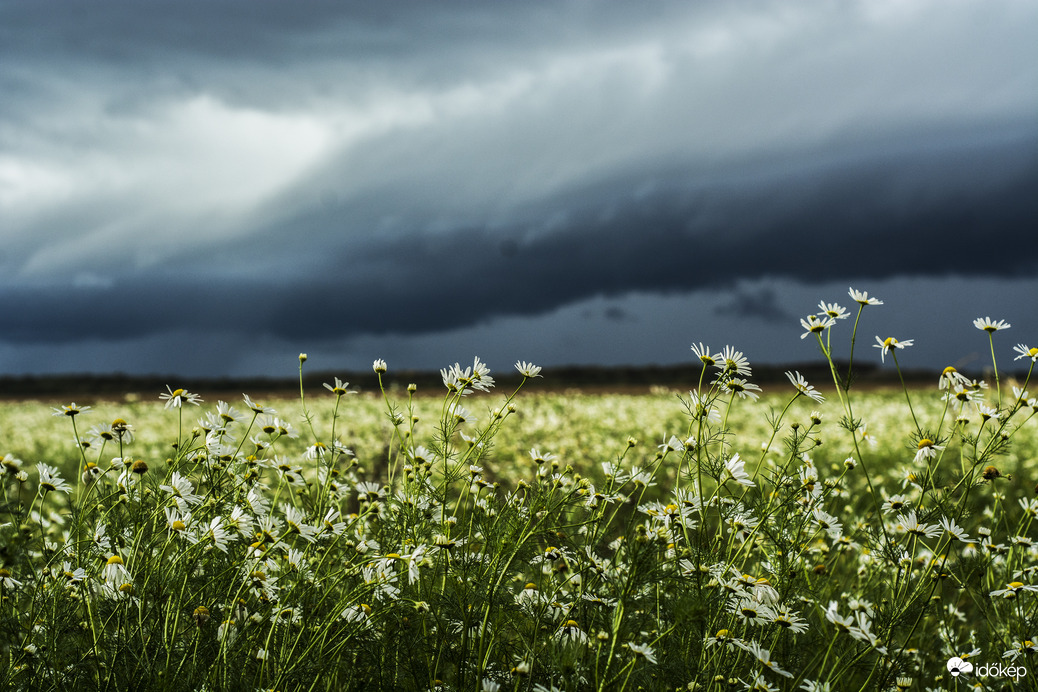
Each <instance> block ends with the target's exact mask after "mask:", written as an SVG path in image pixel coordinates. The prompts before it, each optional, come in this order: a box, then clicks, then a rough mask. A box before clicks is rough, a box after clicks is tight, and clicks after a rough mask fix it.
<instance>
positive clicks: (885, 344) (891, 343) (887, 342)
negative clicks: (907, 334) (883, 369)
mask: <svg viewBox="0 0 1038 692" xmlns="http://www.w3.org/2000/svg"><path fill="white" fill-rule="evenodd" d="M891 346H897V339H895V338H894V337H892V336H888V337H887V338H886V339H884V340H883V348H890V347H891Z"/></svg>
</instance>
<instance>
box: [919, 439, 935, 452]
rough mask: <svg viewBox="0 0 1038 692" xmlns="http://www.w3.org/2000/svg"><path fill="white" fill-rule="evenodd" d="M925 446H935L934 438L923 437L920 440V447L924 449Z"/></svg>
mask: <svg viewBox="0 0 1038 692" xmlns="http://www.w3.org/2000/svg"><path fill="white" fill-rule="evenodd" d="M924 447H933V440H931V439H930V438H928V437H924V438H923V439H921V440H919V447H918V449H923V448H924Z"/></svg>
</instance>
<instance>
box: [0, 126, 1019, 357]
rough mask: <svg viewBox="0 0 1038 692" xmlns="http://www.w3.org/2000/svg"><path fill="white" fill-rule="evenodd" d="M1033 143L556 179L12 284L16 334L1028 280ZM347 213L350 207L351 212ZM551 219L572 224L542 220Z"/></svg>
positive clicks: (80, 335) (451, 322)
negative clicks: (452, 203) (435, 210)
mask: <svg viewBox="0 0 1038 692" xmlns="http://www.w3.org/2000/svg"><path fill="white" fill-rule="evenodd" d="M1035 152H1038V137H1036V136H1034V135H1033V134H1030V135H1027V136H1024V137H1019V138H1015V139H1013V140H1012V141H1009V142H1006V143H1004V144H1002V145H1001V146H997V147H990V146H989V147H987V148H983V149H973V150H971V149H965V148H961V147H960V148H958V149H951V150H942V151H936V152H935V151H923V152H916V153H914V154H913V153H909V154H899V155H895V156H888V157H871V158H868V157H860V158H859V159H858V160H856V161H849V162H848V161H846V160H845V161H843V162H841V163H840V165H838V166H837V165H831V164H816V165H814V166H811V167H804V166H801V167H799V168H793V167H792V166H788V165H786V166H785V167H784V166H783V165H778V166H772V167H770V168H769V169H768V170H767V171H765V173H764V174H762V175H758V177H757V179H755V180H750V181H749V182H747V180H735V179H734V178H732V179H730V180H732V182H725V181H723V180H722V181H718V180H717V179H712V178H708V177H704V176H702V175H693V174H690V173H687V172H686V173H685V175H684V176H676V175H674V173H673V171H668V172H666V173H667V174H666V175H665V176H664V175H660V176H659V177H660V178H662V179H666V180H670V181H671V182H670V183H668V184H667V185H666V186H659V187H657V189H656V190H655V191H654V192H652V193H651V194H634V193H632V192H631V191H632V190H635V189H637V188H638V187H639V184H640V182H641V181H642V180H643V178H632V177H631V176H624V177H619V178H616V179H611V180H603V181H600V182H598V183H596V184H594V185H587V186H585V187H582V188H580V189H572V190H568V191H566V192H564V193H559V194H558V195H557V196H556V197H555V198H553V199H550V200H544V201H543V203H542V204H541V205H540V206H539V208H538V209H537V210H536V211H527V212H526V214H527V217H529V218H530V219H531V221H530V222H529V223H525V224H518V223H517V224H515V225H513V226H511V227H506V228H501V227H496V228H494V229H493V230H490V229H486V228H481V227H476V226H474V225H469V226H467V227H463V228H457V229H455V230H447V231H442V230H441V231H436V232H430V231H426V232H418V233H415V234H413V235H406V236H396V237H392V238H389V237H377V236H376V237H367V238H365V239H363V240H359V241H354V242H353V243H352V244H351V245H346V244H345V243H343V244H342V245H341V248H342V249H340V250H336V251H331V252H329V251H328V250H326V249H325V250H323V251H321V252H319V253H316V254H312V255H308V254H307V253H308V252H309V250H308V244H307V243H305V242H303V241H302V240H300V241H299V243H298V244H297V245H291V246H290V248H289V250H287V252H286V251H285V250H284V249H278V248H275V247H264V245H263V244H262V243H260V244H258V245H256V246H255V248H254V249H253V252H255V253H257V254H256V260H257V262H260V261H262V262H265V263H266V264H268V265H269V264H270V262H271V260H272V259H273V260H274V261H275V263H276V260H277V257H279V256H280V254H279V253H281V252H284V253H285V255H284V256H285V269H284V273H283V274H279V273H277V272H276V271H275V272H270V271H266V272H263V273H260V274H259V275H257V276H255V277H248V278H242V276H241V271H240V269H241V263H240V262H239V263H237V264H236V265H235V266H228V267H226V268H222V267H220V266H219V265H218V264H206V262H205V259H204V258H203V259H202V260H199V261H198V265H197V266H192V265H191V264H190V261H189V260H186V259H185V260H184V262H183V263H182V265H181V266H178V267H177V270H176V271H156V272H148V273H144V272H138V273H134V274H130V275H125V276H115V277H112V279H111V283H110V285H108V286H97V287H90V286H75V285H72V284H71V283H70V284H68V285H53V284H50V285H39V286H28V285H18V284H12V283H10V282H9V283H8V284H7V286H6V287H5V288H4V289H3V290H2V294H0V314H2V315H3V318H2V319H0V334H2V336H0V339H2V340H4V341H8V342H13V343H33V342H36V343H59V342H67V341H73V340H77V339H86V338H90V339H113V340H117V339H124V338H131V337H139V336H143V335H149V334H157V333H162V332H168V331H173V330H186V331H195V332H198V333H205V332H207V331H216V330H219V331H222V332H228V331H230V332H237V333H240V334H242V335H243V336H246V337H249V336H257V335H264V334H270V335H275V336H277V337H299V336H302V335H308V334H312V335H314V336H315V337H320V338H335V337H344V336H351V335H358V334H387V333H397V334H410V333H429V332H441V331H447V330H451V329H456V328H459V327H465V326H469V325H474V324H480V323H484V322H486V321H489V320H491V319H493V318H495V317H499V316H507V315H537V314H542V313H545V312H547V311H550V310H552V309H554V308H557V307H559V306H561V305H566V304H570V303H573V302H575V301H579V300H581V299H586V298H589V297H592V296H596V295H604V296H616V295H622V294H626V293H629V292H633V291H642V292H650V293H661V294H666V293H671V292H678V291H687V290H691V289H700V288H710V289H721V288H725V287H733V286H734V285H735V283H736V282H737V281H738V280H740V279H745V278H751V279H759V278H764V277H783V278H789V279H794V280H796V281H799V282H805V283H815V282H820V281H826V280H835V279H839V278H840V277H843V276H848V275H854V276H866V277H874V278H884V277H892V276H901V275H904V276H949V275H961V276H1028V275H1033V274H1034V273H1035V270H1036V269H1038V244H1036V243H1035V242H1034V235H1033V229H1034V228H1035V227H1038V196H1036V195H1035V194H1034V191H1035V190H1036V189H1038V154H1035ZM674 181H679V182H674ZM605 208H608V209H609V213H608V214H603V209H605ZM338 212H339V213H340V214H341V215H342V216H341V217H340V218H348V215H349V213H350V209H349V208H343V209H340V210H338ZM549 217H550V218H564V219H565V221H564V222H562V223H556V224H555V226H554V227H553V228H552V230H551V232H550V233H546V232H541V231H539V230H538V228H539V225H542V224H543V220H544V219H545V218H549ZM289 225H291V222H289ZM213 254H214V256H218V255H219V252H214V253H213ZM298 266H302V267H304V268H305V269H304V270H302V271H300V270H298V269H295V267H298ZM84 270H89V268H88V267H84ZM733 300H734V302H733V307H734V309H735V310H736V311H742V312H745V313H753V314H755V315H756V316H762V315H763V316H765V317H768V316H769V315H770V316H771V317H772V318H776V317H778V318H783V319H785V317H783V316H782V315H781V313H779V312H776V307H775V306H774V305H771V304H769V302H768V296H766V295H759V296H741V297H740V296H736V298H734V299H733ZM761 311H763V313H762V312H761ZM185 347H186V348H190V345H189V344H187V345H185Z"/></svg>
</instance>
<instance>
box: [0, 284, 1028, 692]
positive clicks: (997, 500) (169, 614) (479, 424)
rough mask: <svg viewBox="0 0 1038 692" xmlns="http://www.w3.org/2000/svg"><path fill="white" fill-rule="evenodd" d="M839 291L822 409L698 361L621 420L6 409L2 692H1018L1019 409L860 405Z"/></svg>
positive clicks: (1023, 472) (965, 402)
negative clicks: (846, 364)
mask: <svg viewBox="0 0 1038 692" xmlns="http://www.w3.org/2000/svg"><path fill="white" fill-rule="evenodd" d="M851 298H852V299H853V300H854V301H855V303H856V305H857V306H858V307H857V316H856V318H855V322H854V327H853V329H852V330H851V334H850V335H849V336H850V340H849V343H850V348H849V349H848V356H849V358H848V360H849V361H850V362H851V363H852V365H851V366H850V369H849V371H844V370H842V369H841V368H839V367H837V366H836V365H835V362H834V361H833V360H832V343H833V342H832V339H833V338H834V331H835V327H836V325H837V324H839V320H842V319H844V318H846V317H855V315H853V314H850V313H847V311H846V310H844V309H843V308H841V307H840V306H838V305H835V304H826V303H822V304H821V305H820V306H819V307H820V310H821V311H820V312H819V313H817V314H815V315H812V316H810V317H809V318H807V319H805V320H804V321H803V325H804V328H805V334H806V335H807V336H809V337H812V338H816V339H817V341H818V344H819V347H820V348H821V350H822V352H823V354H824V355H825V357H826V358H827V360H828V362H829V363H830V364H831V366H832V382H830V383H828V387H827V389H826V395H827V397H828V398H827V400H825V401H823V400H822V395H821V393H820V392H819V390H817V389H816V388H815V387H814V386H812V385H811V384H808V383H807V382H806V381H805V380H804V379H803V378H802V377H800V375H799V374H798V373H788V383H787V384H786V385H784V386H782V387H771V388H770V391H769V392H760V391H759V390H758V388H757V387H756V386H755V385H754V384H753V383H752V382H751V381H750V377H751V371H750V365H749V363H748V362H747V361H746V359H745V358H744V357H743V355H742V354H741V353H739V352H738V351H736V350H735V349H732V348H730V347H726V348H725V349H723V350H721V351H719V352H714V351H713V350H712V349H710V348H708V347H706V346H704V345H703V344H696V345H695V346H693V351H694V353H695V355H696V357H698V359H699V361H700V362H701V363H702V365H703V367H702V373H701V376H700V378H699V380H698V381H695V382H687V383H681V384H680V385H676V386H675V389H674V390H673V391H662V390H656V391H654V392H652V393H647V394H645V395H640V396H633V395H604V394H599V395H585V394H580V393H553V394H543V393H538V392H537V386H536V385H537V384H538V382H539V380H537V379H535V378H538V377H539V368H537V367H536V366H532V365H529V364H527V363H517V364H516V369H517V370H518V371H519V372H520V373H521V375H522V384H520V385H519V387H518V388H517V389H515V390H514V391H512V392H510V393H507V394H498V393H495V392H494V380H493V377H492V376H491V374H490V371H489V369H488V368H487V367H486V366H485V365H484V364H483V363H482V362H480V361H479V359H478V358H477V359H475V361H474V362H473V363H472V365H471V366H468V367H462V366H461V365H460V364H455V365H454V366H452V367H449V368H446V369H445V370H444V371H443V372H442V380H443V383H444V386H445V390H441V391H445V394H443V395H442V396H419V393H418V392H416V391H415V388H408V390H407V391H401V392H393V391H388V390H385V389H383V390H381V391H380V392H378V393H374V394H372V393H367V394H354V393H352V392H351V390H350V387H349V385H348V384H347V383H343V382H340V381H338V380H334V381H332V382H329V383H327V385H326V386H325V388H323V389H320V390H319V391H318V392H305V393H304V392H303V391H302V387H301V391H300V396H299V397H298V398H295V399H294V400H277V401H264V402H258V401H255V400H253V399H252V398H250V397H248V396H245V397H244V398H243V400H242V402H235V403H233V404H231V403H225V402H215V405H214V402H202V401H199V397H197V396H196V395H194V394H193V393H191V392H188V391H185V390H182V389H173V388H169V389H167V391H166V392H163V393H162V395H161V398H160V399H158V400H156V401H153V402H139V401H120V402H92V405H91V406H77V405H75V404H67V405H58V406H47V405H44V404H42V403H39V402H24V403H18V404H5V405H3V406H0V440H2V442H3V448H2V449H0V453H6V456H4V457H3V481H2V486H3V497H2V500H0V501H2V504H0V545H2V546H3V547H2V553H0V688H3V689H14V690H51V689H53V690H69V689H75V690H79V689H84V690H87V689H89V690H97V689H112V690H131V689H139V690H151V689H168V690H202V689H204V690H257V689H260V690H264V689H277V690H282V691H284V690H371V689H384V690H398V689H402V690H435V689H440V690H472V691H473V692H481V691H484V690H552V689H558V690H635V689H649V690H657V689H670V690H718V691H720V690H729V689H750V690H808V691H809V692H811V691H821V690H872V689H878V690H892V689H900V690H905V689H935V690H936V689H949V690H950V689H957V688H959V687H961V688H962V689H965V688H967V687H972V686H973V685H974V684H977V683H980V684H981V685H982V686H984V687H985V688H990V689H1033V688H1034V686H1035V684H1034V680H1035V676H1038V669H1033V668H1032V667H1031V663H1032V660H1033V654H1034V651H1035V650H1036V649H1038V646H1036V644H1035V643H1034V640H1035V637H1034V634H1035V631H1036V624H1038V623H1036V619H1038V594H1036V593H1035V592H1036V591H1038V579H1035V576H1034V570H1035V567H1034V565H1036V564H1038V548H1036V546H1035V542H1034V539H1033V538H1031V536H1032V535H1033V531H1034V526H1033V524H1034V519H1035V517H1038V499H1036V498H1035V493H1036V488H1035V478H1036V477H1038V473H1036V472H1038V461H1036V456H1038V455H1036V450H1038V432H1036V430H1035V428H1036V426H1035V424H1034V422H1033V421H1031V418H1032V417H1033V416H1034V415H1035V413H1036V412H1038V401H1036V400H1035V399H1033V398H1031V397H1029V396H1028V394H1027V392H1026V391H1024V390H1025V388H1026V387H1027V384H1028V383H1027V381H1024V382H1019V383H1017V382H1009V381H1005V380H1004V379H1003V378H1002V377H1001V376H1000V375H996V376H995V378H994V381H993V382H991V383H982V382H977V381H973V380H970V379H968V378H965V377H963V376H962V375H960V374H959V373H957V372H955V371H954V370H953V369H948V370H946V371H945V372H944V373H941V374H939V375H938V374H935V375H934V379H933V387H932V388H930V389H927V390H921V389H908V388H905V389H898V390H883V391H873V392H868V393H859V392H858V391H857V390H856V389H855V388H854V387H853V386H852V385H851V384H850V382H851V379H850V377H849V375H850V374H851V372H852V371H853V361H854V358H855V357H856V355H857V357H859V358H860V354H855V353H854V344H855V343H856V340H857V332H858V325H859V322H860V320H862V319H864V318H865V317H867V314H866V315H865V316H864V317H863V311H864V312H865V313H867V311H868V310H869V309H872V308H871V307H870V306H873V305H876V304H877V303H878V301H875V299H870V298H869V297H868V296H867V295H866V294H861V293H858V292H857V291H853V290H852V292H851ZM975 324H976V325H977V327H978V329H980V330H982V331H984V332H986V334H987V338H988V339H989V342H990V343H991V349H992V358H993V367H994V372H996V373H998V372H1000V371H999V370H998V364H997V362H995V361H994V359H995V356H996V354H997V353H998V352H999V351H998V350H997V348H998V347H997V346H996V337H995V334H996V332H998V331H1001V330H1003V329H1005V328H1007V327H1008V325H1005V324H1004V323H1001V322H993V321H991V320H987V319H986V318H985V319H984V320H978V321H977V322H976V323H975ZM836 338H838V337H836ZM910 345H911V342H910V341H897V340H896V339H879V338H877V339H876V347H877V348H879V349H880V350H881V354H882V357H883V358H886V357H888V356H893V357H894V358H895V363H896V358H897V356H898V352H899V351H901V350H903V349H904V348H906V347H908V346H910ZM1015 352H1016V354H1017V360H1023V361H1024V362H1025V363H1026V364H1028V365H1030V366H1031V367H1033V364H1034V362H1035V360H1038V349H1032V348H1030V347H1028V346H1024V345H1022V344H1020V345H1018V346H1017V347H1016V349H1015ZM304 361H305V356H302V355H301V356H300V363H299V365H300V378H301V381H302V375H303V367H304V366H303V363H304ZM386 370H387V366H386V364H385V363H384V362H382V361H375V363H374V371H375V372H376V374H378V375H379V377H380V378H381V377H382V376H383V374H384V373H385V372H386ZM1029 377H1030V375H1028V379H1029ZM422 394H425V393H424V392H423V393H422ZM196 406H197V408H196ZM955 659H958V660H957V661H956V660H955ZM989 664H998V665H999V666H1000V668H998V669H997V671H996V672H992V671H991V669H990V668H984V667H983V666H985V665H989ZM970 666H973V668H974V670H973V672H972V673H970V672H965V671H966V670H967V668H969V667H970ZM953 668H954V670H953ZM960 671H962V674H961V675H956V673H959V672H960ZM982 671H983V672H984V673H986V674H982Z"/></svg>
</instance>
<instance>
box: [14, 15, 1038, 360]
mask: <svg viewBox="0 0 1038 692" xmlns="http://www.w3.org/2000/svg"><path fill="white" fill-rule="evenodd" d="M1036 36H1038V3H1035V2H1034V1H1033V0H1017V1H1014V0H1007V1H1002V0H999V1H992V0H978V1H971V0H933V1H931V0H876V1H859V2H854V1H848V2H832V1H830V0H827V1H821V0H801V1H798V2H794V3H791V2H761V1H756V2H695V3H692V2H687V1H682V2H667V1H660V2H655V1H654V2H639V3H634V2H630V3H621V2H591V1H587V0H584V1H561V2H560V1H557V0H552V1H550V2H547V1H545V2H521V3H514V2H486V1H484V0H479V1H476V0H466V1H447V2H443V1H440V2H427V1H421V2H418V1H415V2H392V3H382V2H379V3H371V2H356V3H351V2H331V1H329V2H309V1H307V2H265V1H257V0H248V1H245V0H241V1H237V2H227V1H224V2H210V1H209V0H205V1H201V0H198V1H195V0H187V1H185V0H178V1H177V2H147V3H141V2H139V1H136V0H135V1H133V2H130V1H129V0H125V1H113V0H108V1H106V2H100V3H99V2H86V1H82V2H72V1H68V0H65V1H58V0H53V1H50V2H21V1H17V0H0V373H7V374H18V373H53V372H87V371H91V372H125V373H155V374H183V375H236V376H237V375H270V376H282V375H284V376H291V375H292V373H293V372H294V370H295V367H296V356H297V354H298V353H299V352H301V351H305V352H307V353H309V355H310V357H311V365H313V367H314V368H316V369H320V370H336V369H342V370H347V369H366V368H368V367H370V364H371V361H372V360H373V359H374V358H379V357H381V358H385V359H386V360H387V361H389V365H390V367H391V368H394V367H396V368H433V367H442V366H443V365H447V364H449V363H453V362H454V361H458V360H460V361H466V360H471V358H472V356H474V355H479V356H481V357H483V359H484V360H486V361H488V362H489V364H490V366H491V368H492V369H495V370H505V369H509V368H511V364H512V363H513V362H514V361H515V360H518V359H523V360H530V361H533V362H536V363H539V364H542V365H558V364H569V363H599V364H639V363H659V364H663V363H680V362H687V361H689V360H690V359H691V358H692V357H693V356H692V353H691V351H690V350H689V346H690V344H691V343H692V342H700V341H702V342H706V343H707V344H708V345H711V346H713V347H714V348H720V347H722V346H724V345H725V344H732V345H733V346H736V347H737V348H740V349H741V350H743V351H744V352H745V353H746V354H747V356H748V357H749V358H750V360H751V362H759V363H786V362H803V361H810V360H813V359H815V358H817V347H816V346H814V345H812V342H811V340H801V339H800V338H799V336H800V334H801V333H802V329H801V327H800V322H799V320H800V318H801V317H804V316H805V315H807V314H808V313H813V312H816V311H817V310H818V301H819V300H823V299H824V300H826V301H836V302H839V303H840V304H842V305H845V306H850V305H851V301H850V299H849V297H848V296H847V289H848V287H849V286H854V287H855V288H857V289H860V290H867V291H869V292H870V293H871V294H873V295H876V296H878V297H879V298H880V299H882V300H883V301H884V302H885V305H884V306H882V307H876V308H870V309H869V310H868V311H867V313H866V315H865V319H864V322H863V324H862V327H861V329H862V335H863V336H864V337H865V338H866V339H867V341H868V342H871V341H872V339H873V337H874V336H875V335H877V334H878V335H881V336H884V337H885V336H896V337H897V338H899V339H910V338H911V339H915V344H916V345H915V346H914V347H913V349H912V350H911V351H906V352H905V353H904V354H903V355H902V356H901V358H900V360H901V362H902V364H903V365H906V366H908V367H935V368H936V367H943V366H944V365H946V364H949V363H955V364H959V365H960V366H968V365H970V364H973V365H975V366H978V367H979V366H980V365H982V364H983V363H984V362H986V360H988V359H989V356H987V355H986V354H987V341H986V335H985V334H983V333H982V332H979V331H977V330H976V329H974V327H973V326H972V320H973V319H974V318H976V317H982V316H986V315H990V316H991V317H992V318H995V319H1005V320H1007V321H1009V322H1011V323H1012V325H1013V327H1012V330H1011V331H1008V332H1004V333H999V334H996V335H995V336H996V338H997V341H996V347H997V348H999V349H1000V353H1001V355H1000V357H1005V360H1006V361H1007V362H1008V361H1010V360H1011V357H1012V355H1013V353H1012V347H1013V346H1014V345H1015V344H1017V343H1028V344H1030V345H1038V241H1036V239H1035V238H1036V236H1035V234H1034V231H1033V228H1035V227H1038V40H1036ZM849 331H850V324H848V323H841V324H840V332H839V333H838V334H837V337H838V338H840V337H843V338H846V337H849ZM878 355H879V354H878V351H876V352H874V353H870V354H869V355H868V356H866V357H867V358H874V359H876V360H878Z"/></svg>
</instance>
